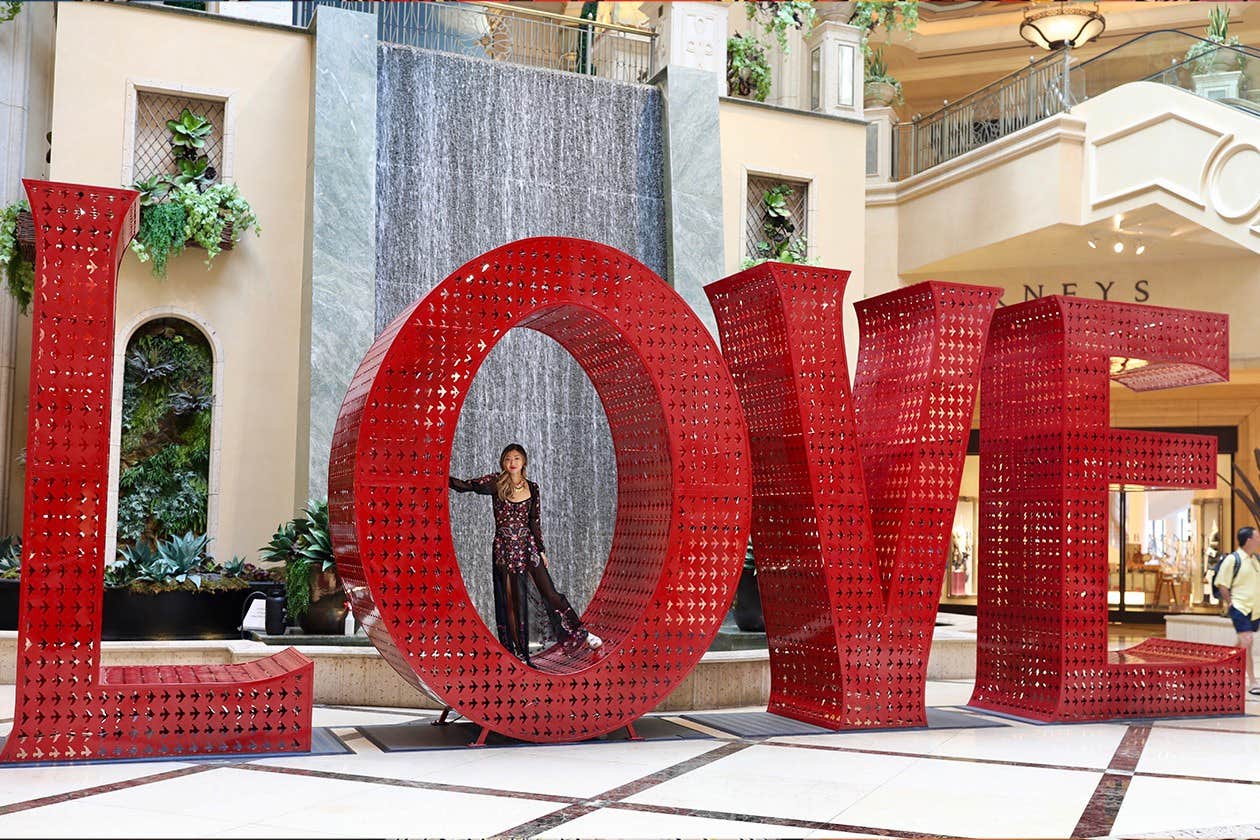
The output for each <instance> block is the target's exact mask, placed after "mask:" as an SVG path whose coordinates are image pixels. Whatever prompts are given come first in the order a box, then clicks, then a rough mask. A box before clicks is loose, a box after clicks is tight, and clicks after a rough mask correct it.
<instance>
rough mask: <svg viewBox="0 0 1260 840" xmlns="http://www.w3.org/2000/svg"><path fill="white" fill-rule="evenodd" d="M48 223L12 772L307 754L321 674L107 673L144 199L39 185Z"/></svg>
mask: <svg viewBox="0 0 1260 840" xmlns="http://www.w3.org/2000/svg"><path fill="white" fill-rule="evenodd" d="M24 183H25V184H26V192H27V196H28V197H29V198H30V202H31V211H32V213H33V215H34V219H35V229H36V230H35V233H36V259H35V290H34V295H33V303H34V308H35V310H34V315H33V319H34V323H33V328H32V348H31V385H30V409H29V420H28V431H27V446H26V500H25V509H24V524H23V541H22V548H23V559H22V589H21V613H20V615H19V619H18V661H17V704H16V705H17V711H16V716H15V719H14V723H13V730H12V732H10V734H9V737H8V740H7V741H6V743H5V747H4V753H3V756H0V759H2V760H3V761H55V760H63V761H64V760H67V759H109V758H144V757H157V756H165V755H191V754H216V753H249V752H279V751H305V750H309V749H310V742H311V726H310V724H311V691H310V687H311V677H312V668H313V666H312V664H311V662H310V660H308V659H306V658H305V657H303V656H301V655H300V654H299V653H297V651H295V650H293V649H289V650H286V651H285V652H283V653H280V654H278V655H276V656H273V657H270V658H268V659H266V660H261V661H258V662H250V663H246V664H240V665H227V666H152V667H138V668H112V667H106V668H102V667H101V664H100V658H101V642H100V638H101V597H102V595H101V593H102V588H103V585H104V584H103V575H104V556H103V554H104V545H105V533H104V529H105V526H106V519H107V517H106V507H107V505H106V501H107V500H106V494H107V492H108V488H109V457H110V454H109V424H110V399H111V397H110V394H111V378H112V374H113V357H114V292H115V283H116V279H117V272H118V263H119V261H120V260H121V259H122V255H123V252H124V249H125V248H126V245H127V243H128V241H130V239H131V237H132V236H133V235H134V234H135V231H136V219H137V205H136V204H135V200H136V196H137V193H136V192H134V191H133V190H122V189H108V188H102V187H90V186H81V185H76V184H60V183H53V182H45V181H26V182H24Z"/></svg>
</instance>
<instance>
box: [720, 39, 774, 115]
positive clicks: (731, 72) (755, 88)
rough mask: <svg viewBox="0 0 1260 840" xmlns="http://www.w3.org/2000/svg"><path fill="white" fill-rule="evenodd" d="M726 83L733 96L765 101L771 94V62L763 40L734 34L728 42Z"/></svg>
mask: <svg viewBox="0 0 1260 840" xmlns="http://www.w3.org/2000/svg"><path fill="white" fill-rule="evenodd" d="M726 84H727V87H728V88H729V89H730V92H731V95H732V96H743V97H745V98H751V99H755V100H756V101H758V102H765V101H766V97H767V96H769V95H770V64H769V62H767V61H766V50H765V47H763V46H762V45H761V42H760V41H758V40H757V39H756V38H754V37H752V36H751V35H734V36H732V37H731V38H730V39H729V40H727V42H726Z"/></svg>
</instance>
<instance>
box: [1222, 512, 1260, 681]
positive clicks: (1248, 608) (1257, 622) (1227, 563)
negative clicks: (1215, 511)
mask: <svg viewBox="0 0 1260 840" xmlns="http://www.w3.org/2000/svg"><path fill="white" fill-rule="evenodd" d="M1257 551H1260V532H1257V531H1256V529H1255V528H1252V527H1251V526H1250V525H1247V526H1244V527H1242V528H1239V529H1238V548H1237V549H1235V550H1234V551H1233V552H1232V553H1230V554H1228V555H1226V556H1225V557H1222V558H1221V562H1220V565H1218V566H1217V567H1216V575H1215V576H1214V577H1213V579H1212V582H1213V583H1214V584H1215V585H1216V593H1217V597H1219V598H1220V599H1221V604H1222V605H1223V606H1224V607H1225V608H1226V609H1227V610H1228V614H1229V618H1230V620H1231V621H1232V622H1233V623H1234V631H1235V632H1236V633H1238V646H1239V647H1240V648H1242V649H1243V650H1245V651H1246V652H1247V685H1248V686H1249V688H1248V693H1249V694H1253V695H1257V696H1260V683H1257V682H1256V666H1255V664H1254V663H1253V662H1252V660H1251V649H1252V648H1251V645H1252V642H1254V641H1255V638H1256V631H1257V630H1260V560H1257V559H1256V552H1257Z"/></svg>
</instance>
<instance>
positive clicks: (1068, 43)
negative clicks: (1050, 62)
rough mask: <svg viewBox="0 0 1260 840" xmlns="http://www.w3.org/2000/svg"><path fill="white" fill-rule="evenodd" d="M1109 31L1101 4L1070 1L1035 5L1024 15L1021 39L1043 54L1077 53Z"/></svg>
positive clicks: (1051, 0)
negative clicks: (1100, 8)
mask: <svg viewBox="0 0 1260 840" xmlns="http://www.w3.org/2000/svg"><path fill="white" fill-rule="evenodd" d="M1106 28H1107V21H1106V18H1104V17H1103V16H1102V15H1101V14H1099V12H1098V4H1097V3H1088V4H1086V3H1073V2H1070V1H1069V0H1050V2H1048V3H1046V2H1042V3H1037V2H1034V3H1033V4H1032V5H1031V6H1030V7H1029V8H1028V10H1027V11H1025V12H1024V22H1023V23H1021V24H1020V26H1019V35H1020V37H1021V38H1023V39H1024V40H1025V41H1027V42H1028V43H1030V44H1032V45H1034V46H1037V47H1041V48H1042V49H1043V50H1061V49H1065V48H1067V49H1075V48H1076V47H1081V46H1084V45H1085V44H1087V43H1088V42H1090V41H1092V40H1093V39H1094V38H1097V37H1098V36H1099V35H1101V34H1102V32H1103V30H1104V29H1106Z"/></svg>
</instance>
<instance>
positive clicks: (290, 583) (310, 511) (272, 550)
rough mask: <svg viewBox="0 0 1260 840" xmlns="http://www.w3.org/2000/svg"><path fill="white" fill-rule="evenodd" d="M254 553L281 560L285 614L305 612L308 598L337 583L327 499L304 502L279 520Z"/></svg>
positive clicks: (316, 598)
mask: <svg viewBox="0 0 1260 840" xmlns="http://www.w3.org/2000/svg"><path fill="white" fill-rule="evenodd" d="M258 553H259V556H260V557H261V558H262V559H263V560H270V561H277V562H282V563H284V568H285V599H286V601H287V605H288V610H289V615H291V616H292V617H293V618H295V619H300V618H301V617H302V616H304V615H306V613H307V611H308V610H309V609H310V607H311V602H312V601H314V600H318V599H319V598H320V597H322V596H323V595H326V594H329V593H331V592H334V591H336V589H337V588H339V587H340V582H339V581H338V580H337V579H336V573H337V567H336V564H335V563H334V562H333V553H332V537H331V535H330V534H329V532H328V503H327V502H317V501H314V500H311V501H309V502H307V503H306V508H305V509H304V510H303V511H302V513H301V515H300V516H298V517H296V518H294V519H290V520H289V521H288V522H284V523H281V524H280V525H279V526H278V527H277V528H276V532H275V533H274V534H272V536H271V541H270V542H269V543H267V544H266V545H265V546H263V547H262V548H260V549H259V550H258Z"/></svg>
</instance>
